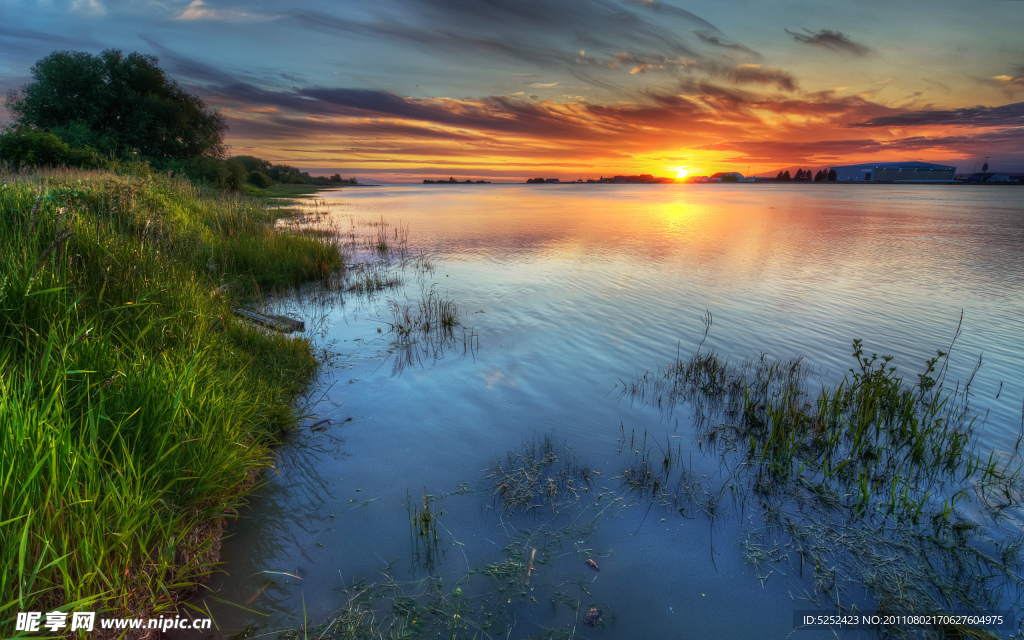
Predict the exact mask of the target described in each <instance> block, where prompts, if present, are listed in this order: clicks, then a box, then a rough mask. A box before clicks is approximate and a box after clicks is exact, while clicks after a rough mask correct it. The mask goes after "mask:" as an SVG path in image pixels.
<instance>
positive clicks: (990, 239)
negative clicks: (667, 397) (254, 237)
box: [207, 185, 1024, 639]
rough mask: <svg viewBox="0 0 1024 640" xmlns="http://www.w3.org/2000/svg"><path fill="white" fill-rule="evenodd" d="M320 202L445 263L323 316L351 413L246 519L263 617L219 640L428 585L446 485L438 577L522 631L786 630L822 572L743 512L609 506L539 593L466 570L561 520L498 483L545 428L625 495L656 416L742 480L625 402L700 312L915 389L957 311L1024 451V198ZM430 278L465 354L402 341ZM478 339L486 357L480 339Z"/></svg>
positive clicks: (792, 192)
mask: <svg viewBox="0 0 1024 640" xmlns="http://www.w3.org/2000/svg"><path fill="white" fill-rule="evenodd" d="M326 197H327V199H328V202H329V203H330V204H331V211H332V214H331V215H332V216H334V217H335V218H336V219H337V220H338V221H339V223H340V224H342V226H345V227H347V226H349V225H350V224H352V223H353V222H355V223H360V222H365V221H373V220H380V219H381V217H383V218H384V219H385V220H387V221H388V222H389V223H391V224H398V223H401V225H402V226H408V229H409V242H410V245H411V249H412V251H413V252H416V251H419V250H422V251H424V252H426V254H427V255H429V258H430V260H431V261H432V262H433V264H434V265H435V266H436V270H435V271H433V273H429V274H426V275H425V276H422V277H419V278H417V277H416V276H415V274H413V273H410V274H409V275H408V277H407V278H406V285H405V287H404V288H401V289H398V290H393V291H389V292H385V293H383V294H380V295H378V296H376V297H374V298H373V299H370V300H367V299H365V298H359V297H356V296H349V297H347V298H346V299H345V303H344V304H343V305H337V306H336V307H334V308H331V309H330V310H329V311H330V313H329V316H328V318H327V322H326V324H325V325H324V327H323V331H322V333H321V334H320V335H319V337H318V340H319V341H320V343H321V344H323V345H325V346H327V347H328V348H330V349H332V350H334V351H335V352H338V353H340V354H341V355H340V357H339V358H338V359H337V360H336V362H335V363H334V366H333V367H331V368H330V369H329V370H326V371H325V372H324V374H323V376H322V379H321V381H320V390H319V391H318V393H317V394H316V397H317V398H320V399H321V402H320V404H319V405H318V406H317V407H316V412H317V413H318V417H319V418H333V419H334V420H335V424H334V425H333V426H332V427H330V428H329V429H328V430H327V431H324V432H309V431H308V430H303V432H301V433H299V434H297V435H296V436H295V437H294V438H293V442H291V443H289V444H288V445H287V446H285V447H284V448H283V449H282V450H281V452H280V456H281V457H280V461H279V464H278V471H279V474H278V475H276V476H272V477H271V478H270V479H269V482H268V484H267V487H266V488H265V490H263V491H262V492H261V494H260V495H259V496H258V497H256V498H254V499H253V501H252V510H251V512H249V513H247V514H245V517H244V519H242V520H241V521H240V522H238V523H237V524H236V525H235V526H233V528H232V536H231V537H230V538H229V539H228V540H227V541H226V542H225V545H224V553H223V560H224V561H225V565H224V570H225V572H226V573H225V574H224V575H220V576H218V577H217V578H216V579H215V581H214V586H215V587H216V588H217V589H218V593H217V597H218V598H220V599H222V600H226V601H231V602H235V603H239V604H242V605H243V606H244V607H246V609H247V610H243V609H240V608H236V607H231V606H226V605H223V604H218V602H216V601H214V600H212V599H211V600H209V601H208V603H207V604H208V605H209V606H210V607H211V608H212V610H213V613H214V618H215V620H216V621H217V622H218V624H219V625H220V626H221V627H222V630H221V631H222V633H223V635H225V636H230V635H231V634H233V633H237V632H239V631H240V630H241V629H243V628H245V627H246V626H248V625H252V624H262V625H265V628H266V629H279V628H282V627H287V626H289V625H290V626H295V625H297V624H298V623H299V622H301V616H302V610H303V607H305V610H306V613H307V615H308V616H309V618H310V619H312V620H316V619H320V618H323V617H325V616H327V615H328V614H329V613H330V612H332V611H333V610H335V609H337V608H338V607H340V606H341V605H342V604H343V603H344V601H345V599H346V596H344V595H343V594H342V593H341V589H343V588H345V587H350V586H351V585H352V584H354V583H355V582H357V581H358V580H366V581H368V582H373V581H377V580H380V579H381V577H382V575H384V574H385V573H386V574H388V575H390V576H393V577H394V578H395V579H396V580H398V581H400V582H403V583H404V584H405V585H406V587H407V588H408V589H410V590H414V589H415V588H416V584H417V583H416V581H417V580H420V579H422V578H423V577H424V576H425V575H427V574H428V573H429V571H428V569H427V568H425V567H424V566H423V563H422V557H421V558H420V561H417V558H416V556H415V553H414V551H415V550H414V548H413V538H414V536H412V535H411V533H410V527H409V514H408V512H407V505H408V501H409V496H411V497H412V501H413V502H414V503H415V502H419V501H421V499H422V496H423V494H424V492H426V493H429V494H432V495H435V496H442V495H443V496H444V497H441V498H439V499H438V501H437V503H436V504H437V508H439V509H443V515H442V517H441V518H440V522H441V524H442V525H443V528H442V529H440V530H439V537H440V544H439V547H440V549H441V551H443V556H442V557H440V558H438V559H437V561H436V564H435V567H434V569H433V570H434V571H435V572H436V573H437V574H439V575H441V576H443V577H444V580H445V581H446V582H445V585H446V587H445V588H446V589H449V590H450V589H452V588H454V586H455V585H456V584H460V585H463V586H464V587H465V591H466V592H467V594H470V592H471V591H472V595H474V596H479V597H480V598H484V596H483V595H480V594H489V595H487V596H486V597H491V598H495V599H496V598H499V597H500V598H505V599H508V600H511V602H506V603H505V605H507V607H508V611H509V612H510V613H511V615H513V616H514V617H515V620H516V624H515V626H514V627H513V631H512V633H511V635H510V637H512V638H526V637H538V636H541V635H543V634H544V633H545V632H546V630H547V629H552V628H553V629H562V630H565V631H568V630H571V628H572V625H573V619H574V616H575V613H574V610H573V607H572V606H570V605H567V604H564V603H563V602H564V601H575V602H578V603H579V605H578V606H579V607H580V608H581V609H582V610H586V608H587V606H588V605H590V604H596V605H600V606H601V607H602V608H603V611H604V622H605V626H604V627H603V628H595V629H590V628H588V627H584V626H582V625H581V624H579V625H577V629H576V637H578V638H598V637H604V638H741V637H747V638H785V637H788V635H789V634H790V633H791V632H792V630H793V623H792V611H793V610H794V609H797V608H809V606H804V605H803V604H802V602H801V597H802V594H806V591H807V590H808V589H812V590H813V586H812V585H811V583H810V582H809V581H808V580H807V579H806V578H801V577H800V576H799V575H798V572H797V570H796V568H795V567H793V566H791V565H790V564H788V563H782V564H779V565H777V566H774V567H773V566H771V565H763V566H762V567H760V569H757V570H755V568H754V567H752V566H751V565H750V564H748V563H746V562H745V561H744V559H743V553H742V551H743V549H742V547H741V542H742V541H743V540H744V539H745V536H746V535H748V532H749V528H750V526H751V525H752V524H753V526H754V528H755V529H756V520H754V519H753V516H752V515H751V514H750V513H749V512H748V511H745V510H742V509H731V510H730V513H729V514H726V515H723V516H722V517H720V518H718V519H716V521H715V523H714V525H713V526H712V524H711V523H709V521H708V519H707V518H706V517H703V516H700V517H696V518H693V519H689V518H685V517H681V516H680V515H679V514H677V513H675V511H673V510H666V509H663V508H662V507H660V506H657V505H656V506H655V507H654V508H653V509H652V510H651V511H650V512H646V510H647V504H649V503H643V502H640V501H637V504H636V505H635V506H631V507H628V506H623V507H622V508H621V509H620V508H618V507H616V508H615V509H613V510H611V511H609V512H608V513H607V514H606V515H607V517H603V518H601V519H600V521H599V523H598V525H597V527H596V529H595V530H594V531H591V532H587V536H586V538H585V539H579V540H577V539H565V540H559V541H558V544H557V545H556V547H554V548H546V550H545V551H543V552H542V554H541V555H542V556H543V555H545V554H546V556H545V557H544V558H543V564H541V563H540V562H539V563H538V567H539V569H538V571H537V572H536V573H534V574H533V577H532V578H531V584H530V585H529V586H527V587H524V588H523V592H522V593H521V594H520V593H519V592H518V590H517V592H516V593H511V594H504V593H502V594H498V593H497V592H496V586H495V583H493V581H489V579H487V578H486V577H481V576H477V578H475V579H466V578H465V575H466V573H467V571H469V570H471V569H479V568H481V567H483V566H485V565H487V564H489V563H496V562H501V561H503V560H505V559H507V558H508V551H507V548H510V547H511V548H513V549H514V548H516V545H519V547H530V546H533V545H535V544H536V543H535V542H532V541H531V538H529V535H530V531H531V530H533V529H536V528H542V527H544V526H546V524H547V523H549V522H550V521H551V520H552V516H551V514H550V513H547V514H546V513H543V512H540V513H538V512H537V511H536V510H535V511H534V512H532V513H531V514H528V515H527V516H508V515H507V514H504V515H503V514H502V512H501V510H500V508H499V506H500V505H499V504H498V503H497V502H496V501H495V499H494V498H493V497H492V496H491V495H490V492H489V489H488V485H487V484H486V482H485V481H484V479H483V477H484V475H485V473H486V471H485V470H486V469H487V468H488V467H490V466H491V465H493V464H494V463H495V462H496V461H497V460H498V459H499V458H503V457H504V456H505V455H506V453H507V452H508V451H510V450H520V449H521V448H522V446H523V445H524V443H527V442H532V441H535V440H537V439H540V438H544V437H545V436H549V437H550V438H551V439H552V441H553V442H555V443H556V450H557V451H558V452H559V453H560V455H562V456H567V455H568V454H567V453H566V451H569V452H571V455H573V456H576V457H577V458H578V459H579V460H580V461H585V462H587V463H589V465H590V466H591V467H592V468H594V469H595V470H598V471H600V472H601V475H600V476H598V478H597V479H596V481H595V482H594V484H593V485H592V489H593V491H595V492H598V493H607V495H608V496H609V497H611V496H620V497H627V498H628V494H626V493H625V492H624V491H623V487H622V481H621V478H619V476H620V474H621V473H622V471H623V468H624V467H625V465H626V464H627V463H629V462H630V461H631V460H632V459H631V458H629V459H627V457H625V456H624V455H622V454H619V453H618V452H619V449H620V447H621V446H622V445H621V441H620V438H621V437H622V435H623V434H626V436H627V438H628V437H629V435H630V434H632V433H636V434H642V433H644V432H646V433H647V434H649V437H650V438H651V440H652V441H655V442H658V443H662V444H664V443H666V442H668V443H670V445H671V446H675V447H678V449H677V450H678V451H679V452H680V453H681V454H682V456H684V457H688V458H689V463H690V464H692V465H693V468H694V469H695V470H696V471H697V472H698V473H699V474H707V475H708V476H709V477H713V476H715V474H721V473H722V471H721V469H720V468H719V466H718V463H717V459H716V458H714V457H709V456H706V455H705V454H704V453H703V452H701V451H699V450H698V449H697V446H696V443H695V442H694V441H693V438H692V437H691V436H692V429H691V426H692V425H691V424H689V421H688V420H687V419H685V417H684V413H683V412H680V413H677V414H674V415H672V416H669V415H666V414H665V413H664V412H662V411H660V410H659V409H657V408H656V407H652V406H646V405H644V404H643V403H631V402H630V401H629V400H628V399H623V398H622V397H621V396H620V391H621V381H623V380H626V381H629V380H633V379H635V377H636V375H637V374H640V373H643V372H644V371H646V370H648V369H650V370H654V369H657V368H658V367H659V366H663V365H666V364H668V363H670V362H672V361H673V360H674V358H675V356H676V354H677V352H681V353H682V354H684V355H688V354H691V353H693V351H694V350H695V348H696V347H697V344H698V343H699V342H700V340H701V338H702V337H703V329H704V326H703V324H702V322H701V318H700V316H701V314H702V313H703V312H704V311H705V310H710V311H711V313H712V314H713V318H714V322H713V326H712V328H711V331H710V334H709V335H708V337H707V340H706V342H705V343H704V348H711V349H714V350H716V351H717V352H718V353H719V354H721V355H723V356H727V357H728V358H730V359H731V360H733V361H737V362H738V361H740V360H742V359H744V358H749V357H758V356H759V355H760V354H762V353H765V354H768V355H769V356H771V357H776V358H790V357H794V356H802V357H803V358H804V361H805V362H807V363H809V364H810V365H812V366H813V367H815V368H816V370H817V371H818V372H819V375H820V379H821V381H822V382H825V383H831V382H837V381H838V380H840V379H842V377H843V374H844V373H845V372H846V370H847V369H848V368H850V367H851V366H853V359H852V357H851V355H850V354H851V347H850V345H851V342H852V340H853V339H854V338H861V339H863V341H864V343H865V346H866V350H867V351H868V352H869V353H870V352H878V353H885V354H892V355H893V356H895V363H896V364H897V365H898V366H899V367H900V370H901V371H903V372H905V374H906V375H907V376H909V377H910V378H911V379H915V378H913V376H914V375H915V374H916V373H919V372H921V371H922V370H923V364H922V363H923V362H924V361H925V360H926V359H927V358H928V357H930V356H931V355H934V353H935V350H936V349H940V348H941V349H943V350H945V349H946V348H947V347H948V345H949V343H950V341H951V340H952V338H953V336H954V333H955V331H956V328H957V324H958V322H959V320H960V316H961V312H962V313H963V324H962V333H961V335H960V337H959V339H958V340H957V341H956V345H955V347H954V349H953V357H952V360H951V370H950V374H949V378H950V379H951V380H957V379H959V380H964V379H966V378H967V377H968V376H969V375H970V372H971V370H972V369H973V368H974V366H975V365H976V363H977V360H978V358H979V356H981V358H982V361H983V363H982V367H981V369H980V371H979V372H978V374H977V375H976V377H975V379H974V382H973V385H972V392H973V394H974V397H973V399H972V406H973V407H974V408H975V409H977V410H979V411H981V412H983V413H984V414H986V415H987V419H986V421H985V423H984V425H983V426H982V427H981V429H980V432H979V435H980V445H981V446H982V447H983V448H985V449H986V450H987V449H989V448H995V449H997V450H999V451H1007V450H1011V449H1013V446H1014V443H1015V441H1016V439H1017V435H1018V433H1019V429H1020V426H1021V403H1022V400H1024V190H1022V189H1014V188H1002V189H1001V188H988V189H986V188H964V187H955V186H893V185H889V186H886V185H870V186H862V185H806V186H798V185H590V186H584V185H545V186H526V185H488V186H445V185H440V186H424V187H419V186H414V187H380V188H362V189H347V190H341V191H335V192H330V193H328V194H327V196H326ZM431 285H433V286H436V287H437V290H438V291H439V292H441V293H443V294H445V295H447V296H448V297H450V298H451V299H452V300H454V301H455V302H456V303H457V305H458V307H459V310H460V314H461V316H460V318H461V322H462V325H463V328H460V329H458V330H457V331H456V335H457V336H458V340H457V344H456V345H455V346H454V347H450V348H447V349H439V350H435V351H433V352H431V351H430V350H429V349H428V350H427V351H426V352H424V351H420V352H418V353H419V357H418V359H417V358H412V359H411V361H407V360H403V359H402V358H401V357H400V352H399V351H398V350H396V349H395V348H394V347H393V345H392V344H391V342H390V337H389V335H388V324H387V323H388V322H390V321H392V320H393V318H392V315H391V312H390V311H389V308H388V301H389V300H396V301H398V302H399V303H400V304H405V303H409V304H415V302H416V301H417V300H418V299H419V297H420V295H421V291H422V290H423V289H424V288H426V287H430V286H431ZM463 329H465V330H466V331H467V332H468V331H470V330H471V332H472V334H475V335H476V336H477V337H478V346H475V348H469V349H465V348H464V345H463V337H462V331H463ZM378 330H382V331H383V332H382V333H381V332H379V331H378ZM469 340H470V343H469V344H470V346H474V345H476V343H473V342H472V338H469ZM403 364H406V365H409V366H402V365H403ZM997 394H998V398H997V397H996V396H997ZM347 418H351V419H352V420H351V421H349V422H342V421H344V420H346V419H347ZM626 446H627V447H628V446H629V445H628V443H627V445H626ZM659 446H661V445H659ZM626 453H629V452H626ZM445 494H449V495H445ZM629 502H630V499H627V500H623V501H622V502H621V503H620V504H622V505H625V504H626V503H629ZM559 517H563V516H559ZM565 517H569V518H570V519H571V514H570V515H566V516H565ZM1015 517H1016V518H1019V517H1020V514H1015ZM556 524H557V522H556ZM1012 526H1014V527H1017V528H1018V529H1019V527H1020V520H1017V521H1016V522H1015V523H1013V525H1012ZM555 528H557V527H555ZM573 537H578V536H573ZM588 557H594V558H597V559H598V561H599V562H600V565H601V571H600V573H594V572H593V571H591V570H590V569H589V568H587V567H586V566H585V565H584V561H585V560H586V558H588ZM770 571H773V573H770V575H768V577H767V578H766V579H765V578H764V576H765V574H768V573H769V572H770ZM270 572H282V573H288V574H293V575H294V576H298V577H300V578H301V579H295V578H291V577H288V576H285V575H281V574H278V573H270ZM759 576H760V578H762V579H759ZM460 581H461V582H460ZM506 595H507V598H506ZM531 598H535V599H536V600H537V601H538V602H536V603H534V602H533V601H532V600H531ZM482 601H483V600H480V599H478V600H475V601H473V602H475V603H476V604H477V605H479V603H481V602H482ZM445 637H447V636H445ZM469 637H471V636H469ZM481 637H483V636H481ZM801 637H803V638H808V639H810V638H817V637H834V636H832V635H831V634H828V635H825V634H820V635H818V634H816V633H815V632H810V631H802V632H801ZM849 637H853V636H852V635H851V636H849Z"/></svg>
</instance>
